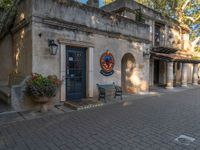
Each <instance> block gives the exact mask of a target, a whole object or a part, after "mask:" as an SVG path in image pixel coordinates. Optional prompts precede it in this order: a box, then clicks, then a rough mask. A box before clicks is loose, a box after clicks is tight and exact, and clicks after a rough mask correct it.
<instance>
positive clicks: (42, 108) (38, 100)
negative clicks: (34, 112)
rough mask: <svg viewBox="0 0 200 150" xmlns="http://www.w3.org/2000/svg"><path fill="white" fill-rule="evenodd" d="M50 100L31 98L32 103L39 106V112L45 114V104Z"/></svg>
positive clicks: (47, 98)
mask: <svg viewBox="0 0 200 150" xmlns="http://www.w3.org/2000/svg"><path fill="white" fill-rule="evenodd" d="M51 99H52V98H50V97H39V98H33V101H35V102H36V103H40V104H41V108H40V112H47V111H48V108H47V107H46V105H45V104H46V103H48V102H49V101H50V100H51Z"/></svg>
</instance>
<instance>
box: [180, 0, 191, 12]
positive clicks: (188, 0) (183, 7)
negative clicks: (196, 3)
mask: <svg viewBox="0 0 200 150" xmlns="http://www.w3.org/2000/svg"><path fill="white" fill-rule="evenodd" d="M190 1H191V0H187V1H186V2H185V3H184V4H183V6H182V8H181V10H182V11H184V10H185V8H186V7H187V5H188V3H189V2H190Z"/></svg>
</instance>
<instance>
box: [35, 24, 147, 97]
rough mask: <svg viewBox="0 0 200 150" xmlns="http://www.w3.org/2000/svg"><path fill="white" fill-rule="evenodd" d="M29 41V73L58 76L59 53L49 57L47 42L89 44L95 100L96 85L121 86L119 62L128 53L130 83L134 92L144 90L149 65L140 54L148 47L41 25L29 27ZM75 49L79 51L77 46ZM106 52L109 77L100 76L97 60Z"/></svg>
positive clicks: (137, 43) (145, 88) (145, 89)
mask: <svg viewBox="0 0 200 150" xmlns="http://www.w3.org/2000/svg"><path fill="white" fill-rule="evenodd" d="M40 33H41V34H42V36H41V37H40V38H39V37H38V35H39V34H40ZM33 37H36V38H34V42H33V49H34V51H33V72H39V73H43V74H46V75H48V74H55V75H57V76H60V63H61V60H60V50H59V51H58V54H57V55H56V56H51V55H50V53H49V49H48V39H54V40H55V41H59V40H60V39H62V40H66V41H76V42H77V43H79V42H80V43H88V42H89V43H90V44H91V45H92V46H93V47H94V62H93V65H94V75H93V81H94V82H93V89H94V96H95V97H97V87H96V83H99V84H106V83H112V82H115V83H116V84H118V85H121V60H122V57H123V56H124V55H125V54H126V53H131V54H132V55H133V56H134V57H135V60H136V71H137V72H135V76H133V79H132V80H134V81H133V82H135V83H134V84H135V86H136V87H137V88H138V91H147V90H148V80H149V73H148V72H149V71H148V70H149V61H148V59H145V58H143V51H144V50H146V49H147V48H149V45H148V44H144V43H143V44H142V43H139V42H134V41H132V42H129V41H127V40H123V39H117V38H109V37H107V36H102V35H97V34H88V33H84V32H80V31H76V32H74V31H70V30H67V29H62V30H58V29H53V28H48V26H46V25H44V24H41V23H33ZM37 37H38V38H37ZM57 43H58V42H57ZM73 46H76V45H73ZM77 46H78V47H79V46H80V45H77ZM88 47H89V46H88ZM106 50H109V51H110V52H111V53H112V54H113V55H114V57H115V67H114V71H115V73H114V74H113V75H112V76H110V77H105V76H103V75H102V74H100V70H101V68H100V64H99V59H100V57H101V55H102V54H103V53H104V52H106ZM87 67H88V66H87ZM86 82H87V81H86Z"/></svg>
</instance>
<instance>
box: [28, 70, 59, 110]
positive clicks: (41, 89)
mask: <svg viewBox="0 0 200 150" xmlns="http://www.w3.org/2000/svg"><path fill="white" fill-rule="evenodd" d="M60 85H61V80H59V79H58V78H57V76H55V75H49V76H43V75H41V74H38V73H34V74H32V75H31V77H30V78H29V80H28V81H27V86H26V94H27V95H28V96H30V97H31V98H32V99H33V100H34V101H35V102H37V103H41V104H42V105H41V111H47V108H46V107H45V103H47V102H49V101H50V100H51V99H52V97H55V96H56V93H57V91H58V89H59V87H60Z"/></svg>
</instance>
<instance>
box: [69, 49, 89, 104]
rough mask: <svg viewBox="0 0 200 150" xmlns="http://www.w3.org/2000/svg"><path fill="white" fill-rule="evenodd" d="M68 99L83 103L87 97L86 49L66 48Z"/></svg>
mask: <svg viewBox="0 0 200 150" xmlns="http://www.w3.org/2000/svg"><path fill="white" fill-rule="evenodd" d="M66 52H67V53H66V96H67V97H66V99H67V100H70V101H81V99H82V98H85V95H86V49H84V48H76V47H67V48H66Z"/></svg>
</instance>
